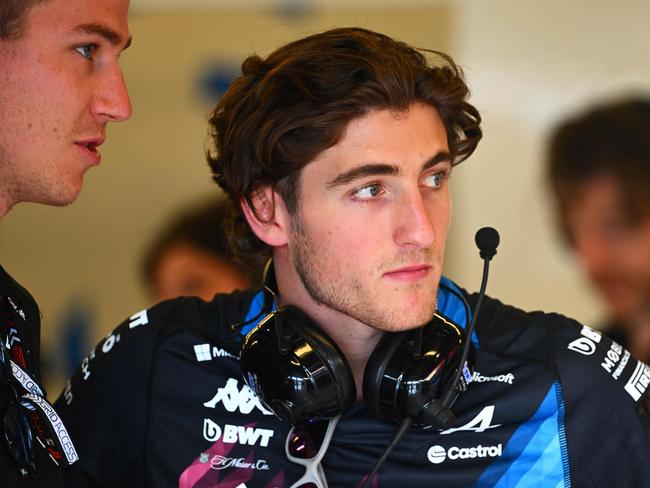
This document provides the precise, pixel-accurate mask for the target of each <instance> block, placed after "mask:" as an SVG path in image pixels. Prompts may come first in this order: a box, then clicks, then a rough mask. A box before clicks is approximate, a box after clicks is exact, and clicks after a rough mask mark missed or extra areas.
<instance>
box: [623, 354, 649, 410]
mask: <svg viewBox="0 0 650 488" xmlns="http://www.w3.org/2000/svg"><path fill="white" fill-rule="evenodd" d="M648 385H650V367H648V366H647V365H645V364H644V363H642V362H640V361H639V363H638V364H637V365H636V368H635V369H634V373H632V376H631V377H630V379H629V380H628V381H627V383H626V384H625V391H627V392H628V393H629V394H630V396H631V397H632V398H633V399H634V401H635V402H637V401H639V399H640V398H641V395H643V394H644V393H645V391H646V390H647V389H648Z"/></svg>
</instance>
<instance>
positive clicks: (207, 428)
mask: <svg viewBox="0 0 650 488" xmlns="http://www.w3.org/2000/svg"><path fill="white" fill-rule="evenodd" d="M271 437H273V431H272V430H270V429H256V428H254V427H243V426H241V425H229V424H226V425H224V426H223V429H222V428H221V426H219V424H217V423H216V422H213V421H212V420H210V419H203V438H204V439H205V440H206V441H210V442H216V441H218V440H219V439H221V441H222V442H223V443H224V444H241V445H249V446H255V445H257V444H259V445H260V446H262V447H268V445H269V440H270V439H271Z"/></svg>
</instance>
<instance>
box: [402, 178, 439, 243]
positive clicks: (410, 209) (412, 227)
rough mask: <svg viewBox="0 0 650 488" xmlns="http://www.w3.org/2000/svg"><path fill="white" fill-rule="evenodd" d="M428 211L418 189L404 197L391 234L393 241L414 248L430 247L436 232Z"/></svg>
mask: <svg viewBox="0 0 650 488" xmlns="http://www.w3.org/2000/svg"><path fill="white" fill-rule="evenodd" d="M429 212H430V211H429V210H428V209H427V205H426V202H425V201H424V199H423V198H422V194H421V193H420V192H419V191H418V192H416V194H414V195H412V196H408V197H405V198H404V199H403V201H402V202H401V204H400V209H399V211H398V212H397V216H396V220H397V226H396V228H395V231H394V234H393V239H394V241H395V243H396V244H397V245H399V246H400V247H413V248H415V249H426V248H428V247H430V246H431V245H432V244H433V242H434V240H435V238H436V232H435V229H434V227H433V224H432V218H431V215H430V213H429Z"/></svg>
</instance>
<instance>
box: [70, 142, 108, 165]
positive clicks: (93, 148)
mask: <svg viewBox="0 0 650 488" xmlns="http://www.w3.org/2000/svg"><path fill="white" fill-rule="evenodd" d="M103 143H104V136H103V135H98V136H94V137H88V138H85V139H81V140H79V141H75V144H76V145H77V146H78V147H79V148H80V149H81V151H82V153H84V155H85V156H86V157H87V159H88V160H89V161H90V162H91V163H92V164H99V162H100V161H101V159H102V156H101V154H100V153H99V151H98V150H97V148H98V147H99V146H101V145H102V144H103Z"/></svg>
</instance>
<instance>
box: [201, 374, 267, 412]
mask: <svg viewBox="0 0 650 488" xmlns="http://www.w3.org/2000/svg"><path fill="white" fill-rule="evenodd" d="M237 385H238V381H237V380H236V379H234V378H230V379H228V381H227V382H226V386H224V387H223V388H219V389H218V390H217V394H216V395H215V396H214V397H212V400H210V401H208V402H205V403H204V404H203V406H204V407H208V408H216V406H217V404H218V403H222V404H223V406H224V408H225V409H226V410H227V411H229V412H235V411H236V410H239V412H240V413H243V414H245V415H247V414H249V413H251V412H252V411H253V409H254V408H257V409H258V410H260V411H261V412H262V413H263V414H264V415H273V412H271V411H270V410H267V409H266V408H264V406H263V405H262V402H260V399H259V397H258V396H257V395H256V394H255V393H254V392H253V390H251V389H250V388H249V387H248V385H245V384H244V385H242V388H241V390H240V389H239V388H238V387H237Z"/></svg>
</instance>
